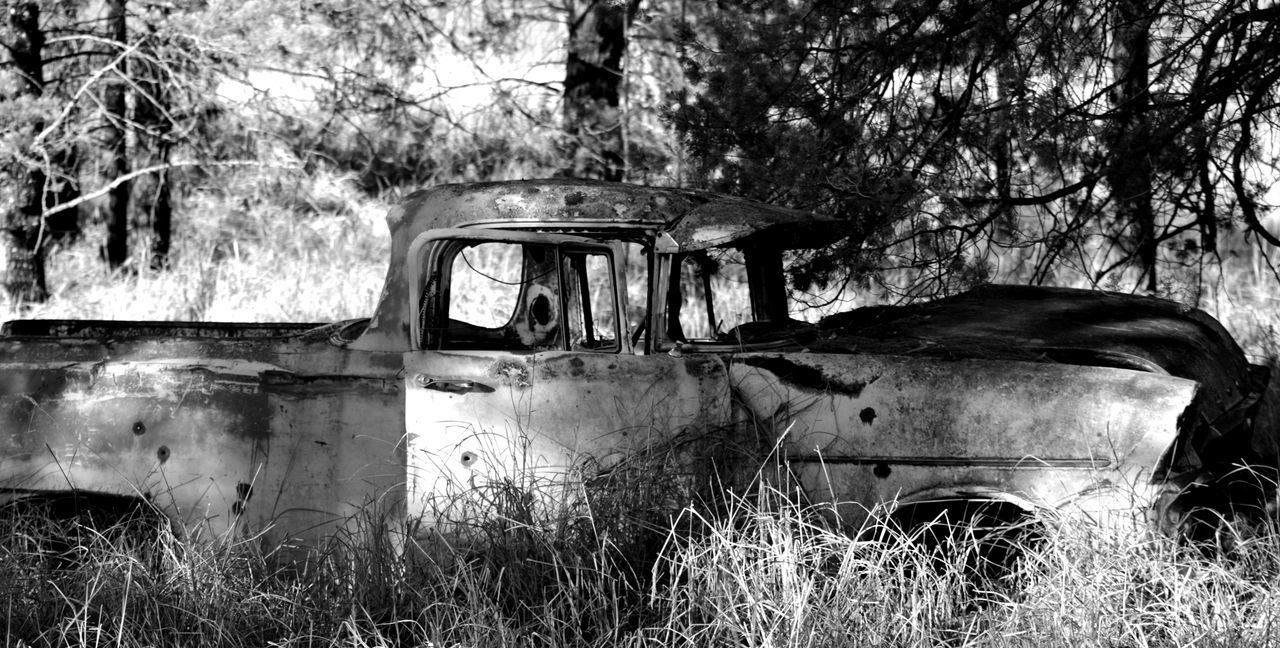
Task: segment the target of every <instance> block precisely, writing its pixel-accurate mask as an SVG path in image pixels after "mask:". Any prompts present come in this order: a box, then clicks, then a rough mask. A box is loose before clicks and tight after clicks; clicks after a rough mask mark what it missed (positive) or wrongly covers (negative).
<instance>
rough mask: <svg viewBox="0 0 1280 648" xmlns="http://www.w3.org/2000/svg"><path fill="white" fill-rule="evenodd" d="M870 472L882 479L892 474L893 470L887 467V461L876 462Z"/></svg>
mask: <svg viewBox="0 0 1280 648" xmlns="http://www.w3.org/2000/svg"><path fill="white" fill-rule="evenodd" d="M871 474H873V475H875V476H876V477H879V478H880V479H884V478H886V477H888V476H889V475H891V474H893V470H891V469H890V468H889V464H887V463H878V464H876V467H875V468H872V469H871Z"/></svg>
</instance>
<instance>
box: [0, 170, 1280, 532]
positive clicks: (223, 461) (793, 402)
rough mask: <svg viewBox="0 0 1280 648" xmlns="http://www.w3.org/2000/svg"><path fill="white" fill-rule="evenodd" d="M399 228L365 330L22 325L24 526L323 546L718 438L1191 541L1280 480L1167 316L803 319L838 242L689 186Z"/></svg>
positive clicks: (818, 465) (448, 204)
mask: <svg viewBox="0 0 1280 648" xmlns="http://www.w3.org/2000/svg"><path fill="white" fill-rule="evenodd" d="M387 220H388V223H389V226H390V230H391V237H392V252H391V259H390V266H389V269H388V272H387V278H386V284H385V288H384V290H383V292H382V294H381V298H380V300H379V303H378V304H377V307H376V310H375V311H374V312H373V313H372V316H371V317H369V318H367V319H360V320H353V321H343V322H337V323H332V324H323V325H321V324H213V323H172V322H106V321H85V320H58V321H53V320H18V321H12V322H8V323H7V324H6V325H5V328H4V330H3V334H4V335H3V337H0V354H2V356H0V363H2V364H3V372H2V373H0V408H2V410H0V487H2V488H3V497H4V498H5V499H6V501H7V504H6V505H5V506H8V507H15V506H22V505H30V504H32V503H36V502H41V501H52V500H54V499H58V498H63V499H64V500H65V498H66V497H67V496H68V494H73V496H74V497H75V498H76V499H75V501H76V502H78V503H83V504H84V505H86V506H89V505H92V504H93V502H94V501H95V498H98V499H100V500H101V501H107V502H110V503H111V505H112V506H113V507H116V508H119V507H120V502H121V501H136V502H137V503H139V505H145V506H147V507H151V508H153V509H154V510H158V511H161V512H163V513H164V514H165V515H166V516H167V517H168V518H169V519H170V520H173V521H174V522H177V523H180V528H184V529H201V530H202V532H204V533H210V534H237V535H238V534H261V537H263V538H265V539H268V540H270V541H273V542H278V541H282V540H286V539H300V540H303V541H306V540H315V539H318V538H320V537H322V536H324V535H325V534H326V533H330V532H332V531H333V530H334V529H335V528H336V527H337V526H340V525H342V524H344V523H345V522H346V521H348V520H350V519H351V518H352V516H353V514H354V513H355V512H356V511H358V510H360V509H361V508H362V507H366V506H369V505H370V504H371V503H376V504H378V505H381V506H386V507H387V508H388V510H391V511H392V512H393V513H394V515H393V516H392V517H393V518H394V519H398V520H406V519H422V518H426V519H428V520H440V519H443V516H444V515H445V513H446V512H447V511H448V509H449V506H450V504H449V500H448V498H449V497H453V496H460V495H461V494H463V493H466V492H467V491H468V490H471V489H477V488H483V487H484V486H485V484H491V483H494V482H496V481H498V480H504V479H509V478H510V476H511V475H513V474H517V473H519V474H525V475H534V476H539V477H546V478H547V479H548V480H552V481H555V480H563V479H567V478H568V477H569V476H571V475H573V474H574V473H575V471H580V470H582V466H584V465H588V464H589V465H592V466H596V467H597V468H599V467H601V466H607V465H609V463H610V462H614V461H620V460H623V459H624V458H625V457H627V456H628V455H629V453H634V452H640V451H642V450H643V449H644V448H646V447H653V446H654V445H655V444H664V443H667V444H670V443H671V442H672V441H673V440H674V439H677V438H687V437H688V436H690V435H698V434H703V435H704V436H705V435H714V436H715V438H716V439H717V443H719V444H721V447H725V448H727V447H730V446H733V447H742V448H752V447H754V448H760V449H762V451H761V452H758V453H755V454H752V453H745V454H741V455H735V456H729V455H728V454H725V455H724V456H720V457H718V458H716V459H715V461H713V462H711V463H712V464H715V465H716V466H718V467H717V468H716V469H717V470H738V469H742V468H744V467H745V468H746V469H747V470H748V471H751V470H755V469H756V468H758V467H759V466H758V465H756V466H743V465H736V466H735V465H732V464H733V463H734V462H739V463H741V462H749V461H757V462H759V461H763V460H773V461H775V462H776V465H779V466H782V467H783V471H784V472H785V473H786V475H787V478H788V479H792V480H794V483H795V484H797V485H798V486H799V488H800V489H801V490H802V492H803V494H804V495H805V496H806V497H808V498H810V499H811V500H813V501H830V502H834V503H836V504H837V506H836V507H835V508H834V510H835V511H837V512H839V515H840V516H842V517H843V518H845V519H846V520H847V521H848V522H849V523H850V524H856V523H858V521H859V520H860V519H862V518H863V517H865V515H866V510H867V507H870V506H872V505H874V504H875V503H879V502H890V503H892V504H891V506H893V507H894V510H895V511H896V513H895V514H900V515H902V516H904V518H903V519H909V518H910V517H911V513H912V511H913V510H916V509H919V508H920V507H927V508H928V510H931V511H932V510H934V509H935V508H937V507H938V506H939V503H943V504H942V505H943V506H945V507H952V506H954V507H956V508H954V510H970V509H968V508H966V507H968V506H970V505H971V504H972V503H973V502H975V501H980V502H999V503H1001V504H1002V505H1003V506H1007V507H1009V509H1008V510H1014V511H1017V512H1019V513H1020V514H1025V515H1027V516H1035V517H1039V516H1056V515H1063V514H1066V515H1074V514H1084V515H1089V516H1098V515H1103V514H1112V513H1115V514H1119V515H1121V516H1134V515H1136V516H1138V517H1140V518H1142V519H1144V520H1148V519H1149V520H1153V521H1154V522H1155V523H1156V524H1158V525H1162V526H1173V527H1176V526H1178V525H1179V524H1180V523H1181V522H1182V520H1183V519H1184V518H1185V517H1186V515H1187V511H1188V509H1189V507H1190V505H1191V504H1192V503H1195V502H1200V503H1203V502H1212V501H1216V500H1215V497H1216V495H1206V494H1208V493H1216V492H1217V489H1224V488H1227V487H1226V486H1222V485H1223V484H1226V483H1229V482H1232V481H1233V480H1232V478H1231V477H1230V476H1232V475H1239V474H1242V470H1243V468H1242V467H1244V466H1266V465H1270V464H1274V462H1275V457H1276V448H1275V440H1274V436H1273V430H1274V419H1275V417H1276V413H1275V411H1274V406H1273V404H1272V402H1271V399H1270V398H1269V397H1268V395H1269V394H1270V392H1269V391H1268V389H1267V387H1268V375H1267V371H1266V370H1265V369H1263V368H1259V367H1254V366H1251V365H1250V364H1249V363H1248V362H1247V360H1246V358H1245V356H1244V354H1243V353H1242V352H1241V350H1240V348H1239V347H1238V346H1237V345H1236V344H1235V342H1234V341H1233V340H1232V339H1231V337H1230V335H1229V334H1228V333H1227V332H1226V331H1225V330H1224V329H1223V328H1222V326H1220V325H1219V324H1218V323H1217V322H1216V321H1214V320H1213V319H1212V318H1211V317H1209V316H1208V315H1206V314H1204V313H1202V312H1200V311H1197V310H1192V309H1185V308H1182V307H1180V306H1179V305H1177V304H1174V303H1172V302H1167V301H1162V300H1159V299H1154V298H1145V297H1135V296H1126V295H1115V294H1105V293H1098V292H1089V291H1080V290H1067V289H1048V288H1032V287H1014V286H987V287H984V288H980V289H977V290H975V291H973V292H970V293H966V294H962V295H959V296H956V297H952V298H948V299H943V300H939V301H935V302H931V303H925V304H919V305H913V306H903V307H868V308H862V309H856V310H852V311H848V312H844V313H838V314H833V315H829V316H826V317H823V318H821V319H818V320H817V321H809V322H807V321H802V320H801V319H799V318H797V317H794V315H796V311H795V310H794V309H795V308H796V306H795V304H794V303H792V302H791V300H790V299H789V289H788V286H787V282H786V276H785V271H784V262H785V260H786V259H787V258H789V255H791V254H792V253H793V251H794V250H802V249H808V248H816V247H821V246H826V245H829V244H831V243H833V242H834V241H835V240H837V239H838V238H839V236H840V231H841V228H840V225H841V224H840V223H839V222H837V221H835V220H833V219H830V218H826V217H823V216H821V215H814V214H809V213H803V212H798V211H792V210H788V209H782V208H778V207H773V206H769V205H764V204H760V203H755V202H750V201H746V200H741V199H735V198H730V197H725V196H719V195H712V194H706V193H700V192H694V191H686V190H678V189H669V188H651V187H638V186H629V185H618V184H605V183H592V182H583V181H570V180H547V181H525V182H505V183H488V184H471V185H453V186H441V187H436V188H433V189H429V190H425V191H421V192H418V193H416V194H413V195H411V196H410V197H409V198H408V199H407V200H405V201H404V203H403V204H401V205H399V206H397V207H395V208H393V209H392V210H391V212H390V214H389V215H388V219H387ZM672 447H681V446H679V444H675V445H673V446H672ZM715 462H719V463H715ZM1245 472H1248V474H1250V475H1252V474H1254V473H1253V472H1251V471H1245ZM442 497H443V498H445V499H444V500H442ZM442 501H443V502H444V503H443V504H442ZM126 508H127V507H126Z"/></svg>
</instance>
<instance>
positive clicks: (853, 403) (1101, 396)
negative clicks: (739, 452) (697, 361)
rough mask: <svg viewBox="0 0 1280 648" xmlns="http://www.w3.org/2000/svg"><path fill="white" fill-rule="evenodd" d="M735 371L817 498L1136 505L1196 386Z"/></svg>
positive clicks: (788, 365)
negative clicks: (993, 493)
mask: <svg viewBox="0 0 1280 648" xmlns="http://www.w3.org/2000/svg"><path fill="white" fill-rule="evenodd" d="M729 373H730V379H731V382H732V383H733V385H734V389H735V390H736V394H737V397H738V398H739V399H740V400H741V401H742V402H743V403H745V404H747V405H748V406H749V407H750V408H751V410H752V411H753V412H754V413H755V415H756V420H764V421H770V422H771V425H772V426H773V427H774V428H775V431H774V433H776V434H785V436H784V437H783V438H782V440H781V444H780V447H781V448H782V450H783V453H784V456H785V458H786V460H787V461H788V462H789V463H790V464H791V468H792V470H793V471H795V472H796V474H797V475H798V476H799V478H800V483H801V484H803V485H804V487H805V489H806V491H807V492H808V493H809V494H810V496H811V497H813V498H815V499H820V500H823V501H828V500H834V501H836V502H845V503H849V504H851V505H855V504H856V505H866V504H868V503H874V502H889V501H895V500H896V501H910V500H912V499H914V498H916V497H918V496H920V495H922V494H927V493H932V492H935V491H937V490H938V489H942V488H947V487H957V486H959V487H964V486H984V487H991V488H996V489H999V490H1002V491H1004V492H1008V493H1017V494H1019V495H1020V496H1022V497H1024V498H1026V499H1028V500H1029V501H1034V502H1037V503H1040V504H1041V505H1043V506H1046V507H1050V508H1058V507H1062V506H1064V505H1067V504H1069V503H1071V502H1073V501H1077V500H1080V499H1081V498H1082V497H1083V496H1085V495H1089V497H1090V498H1091V499H1093V500H1095V501H1094V502H1093V503H1092V504H1091V506H1093V507H1095V508H1096V507H1097V506H1099V504H1100V502H1101V501H1102V500H1109V501H1110V502H1111V504H1113V505H1114V503H1115V502H1117V501H1123V502H1125V504H1126V505H1125V506H1124V508H1125V509H1126V510H1132V508H1133V506H1132V502H1134V501H1141V500H1143V499H1144V498H1146V499H1149V498H1150V496H1151V492H1150V491H1151V484H1152V482H1153V481H1157V482H1158V481H1159V479H1160V478H1161V477H1162V475H1161V472H1160V471H1159V470H1158V468H1159V467H1160V464H1161V460H1162V458H1163V457H1164V455H1165V454H1166V453H1167V452H1168V450H1169V448H1170V447H1171V446H1172V445H1173V443H1174V441H1175V439H1176V438H1177V436H1178V434H1179V430H1180V428H1181V426H1182V421H1183V419H1185V418H1186V417H1187V416H1188V415H1189V413H1190V409H1191V407H1192V405H1193V403H1194V401H1195V397H1196V393H1197V388H1198V387H1197V383H1195V382H1194V381H1191V380H1186V379H1182V378H1175V377H1171V376H1164V375H1157V374H1150V373H1143V372H1137V371H1130V370H1124V369H1111V368H1103V367H1080V366H1072V365H1061V364H1037V363H1030V362H1017V361H1001V360H996V361H987V360H940V359H936V358H927V357H915V358H911V357H901V356H876V355H830V354H808V353H805V354H800V353H784V354H778V353H746V354H740V355H736V356H734V357H733V359H732V361H731V364H730V370H729ZM1104 490H1106V491H1114V492H1110V493H1107V494H1106V497H1100V495H1101V494H1102V491H1104ZM860 510H862V509H861V508H859V507H858V506H850V507H847V515H848V517H849V518H850V519H851V520H853V521H856V520H857V519H858V512H859V511H860Z"/></svg>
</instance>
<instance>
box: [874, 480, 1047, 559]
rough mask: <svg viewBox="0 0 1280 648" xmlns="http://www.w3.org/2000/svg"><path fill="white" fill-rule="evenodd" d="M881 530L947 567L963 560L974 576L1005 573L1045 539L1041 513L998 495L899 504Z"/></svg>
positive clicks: (935, 495)
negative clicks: (897, 537)
mask: <svg viewBox="0 0 1280 648" xmlns="http://www.w3.org/2000/svg"><path fill="white" fill-rule="evenodd" d="M886 523H887V524H886V526H888V527H889V529H890V530H891V531H892V532H894V533H899V534H903V537H905V538H907V539H909V540H910V541H911V542H913V543H916V544H917V545H918V546H920V547H921V548H922V549H924V550H925V551H926V552H927V553H929V554H931V555H934V556H936V557H938V558H939V559H941V560H944V561H946V562H952V559H955V558H963V560H964V563H965V567H966V568H967V569H969V570H972V571H974V572H975V573H980V574H984V575H989V576H994V575H1000V574H1002V573H1004V572H1006V571H1007V570H1008V569H1010V568H1011V567H1012V566H1013V565H1014V563H1015V562H1016V561H1017V559H1018V558H1019V557H1021V556H1022V555H1023V553H1024V552H1025V550H1026V549H1027V548H1028V547H1031V546H1034V545H1035V544H1037V543H1039V542H1040V541H1041V540H1042V539H1043V538H1044V532H1045V518H1044V515H1043V510H1042V509H1041V508H1040V507H1037V506H1035V505H1033V504H1031V503H1030V502H1028V501H1027V500H1025V499H1023V498H1020V497H1017V496H1015V495H1011V494H1008V493H1002V492H999V491H978V492H967V491H954V490H952V491H934V492H931V493H927V494H921V495H919V496H916V497H912V498H910V499H908V500H905V501H900V502H899V503H898V504H897V505H896V506H894V507H893V509H892V510H891V511H890V513H889V515H888V516H887V519H886Z"/></svg>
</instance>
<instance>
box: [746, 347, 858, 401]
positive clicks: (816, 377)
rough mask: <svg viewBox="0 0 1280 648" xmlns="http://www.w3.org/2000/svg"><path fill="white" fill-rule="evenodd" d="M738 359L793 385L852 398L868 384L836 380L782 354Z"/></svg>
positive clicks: (815, 368)
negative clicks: (781, 355)
mask: <svg viewBox="0 0 1280 648" xmlns="http://www.w3.org/2000/svg"><path fill="white" fill-rule="evenodd" d="M737 361H738V362H742V363H743V364H746V365H747V366H750V367H755V368H757V369H763V370H765V371H768V372H770V373H772V374H774V375H775V376H777V377H778V378H780V379H781V380H783V381H784V382H786V383H788V384H790V385H792V386H795V387H799V388H801V389H808V390H810V391H822V392H837V393H840V394H844V395H846V396H849V397H850V398H857V397H859V396H861V395H862V390H863V389H864V388H866V386H867V383H864V382H847V383H846V382H842V381H839V380H834V379H832V378H831V377H830V376H828V375H827V374H825V373H823V372H822V370H821V369H818V368H817V367H810V366H806V365H802V364H798V363H796V362H794V361H792V360H789V359H787V358H783V357H780V356H765V357H758V356H752V357H746V358H739V359H737Z"/></svg>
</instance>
